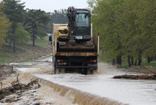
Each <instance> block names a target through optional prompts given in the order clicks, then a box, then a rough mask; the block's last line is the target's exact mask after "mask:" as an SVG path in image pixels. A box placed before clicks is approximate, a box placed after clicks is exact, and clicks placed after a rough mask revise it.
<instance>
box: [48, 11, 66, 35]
mask: <svg viewBox="0 0 156 105" xmlns="http://www.w3.org/2000/svg"><path fill="white" fill-rule="evenodd" d="M66 13H67V10H66V9H61V10H55V11H54V12H53V13H51V12H49V13H47V14H48V15H49V18H50V26H51V32H50V33H52V29H53V23H60V24H65V23H68V18H67V16H66Z"/></svg>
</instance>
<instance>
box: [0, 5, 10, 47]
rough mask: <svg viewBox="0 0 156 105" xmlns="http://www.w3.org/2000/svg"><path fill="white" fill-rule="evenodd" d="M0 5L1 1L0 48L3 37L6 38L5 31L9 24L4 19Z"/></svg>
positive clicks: (0, 8)
mask: <svg viewBox="0 0 156 105" xmlns="http://www.w3.org/2000/svg"><path fill="white" fill-rule="evenodd" d="M2 6H3V5H2V3H0V48H1V47H2V45H3V43H4V42H5V40H4V39H5V38H6V35H7V31H8V28H9V26H10V22H9V21H8V20H7V19H6V17H4V15H3V13H2Z"/></svg>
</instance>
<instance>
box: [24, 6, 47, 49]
mask: <svg viewBox="0 0 156 105" xmlns="http://www.w3.org/2000/svg"><path fill="white" fill-rule="evenodd" d="M49 21H50V19H49V17H48V15H47V14H46V13H45V12H44V11H41V10H34V9H31V10H27V17H26V22H25V26H26V30H27V31H28V32H29V33H30V34H31V36H32V39H33V46H35V39H36V38H37V36H39V37H41V38H42V37H44V36H47V34H46V29H45V26H46V25H47V24H48V22H49Z"/></svg>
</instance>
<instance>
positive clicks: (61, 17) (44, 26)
mask: <svg viewBox="0 0 156 105" xmlns="http://www.w3.org/2000/svg"><path fill="white" fill-rule="evenodd" d="M24 7H25V3H22V2H21V1H20V0H3V1H2V2H0V47H2V46H4V45H5V43H7V44H8V45H9V46H10V47H11V46H13V51H14V52H15V51H16V44H26V43H27V42H29V41H30V40H31V41H32V45H33V46H34V47H35V40H36V39H37V38H43V37H45V36H47V33H51V32H52V24H53V23H65V22H67V20H66V16H65V12H66V10H60V11H59V10H55V11H54V12H53V13H52V12H48V13H47V12H45V11H43V10H41V9H25V8H24Z"/></svg>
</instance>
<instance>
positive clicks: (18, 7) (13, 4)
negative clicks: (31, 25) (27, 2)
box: [2, 0, 24, 52]
mask: <svg viewBox="0 0 156 105" xmlns="http://www.w3.org/2000/svg"><path fill="white" fill-rule="evenodd" d="M2 3H3V5H4V7H3V12H4V14H5V15H6V16H7V18H8V19H9V20H10V21H11V22H12V26H11V28H12V32H11V33H12V34H11V36H9V38H10V40H11V41H12V40H13V45H14V52H16V47H15V37H16V35H15V31H16V26H17V23H18V22H23V20H24V15H23V14H24V3H20V0H3V2H2Z"/></svg>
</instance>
